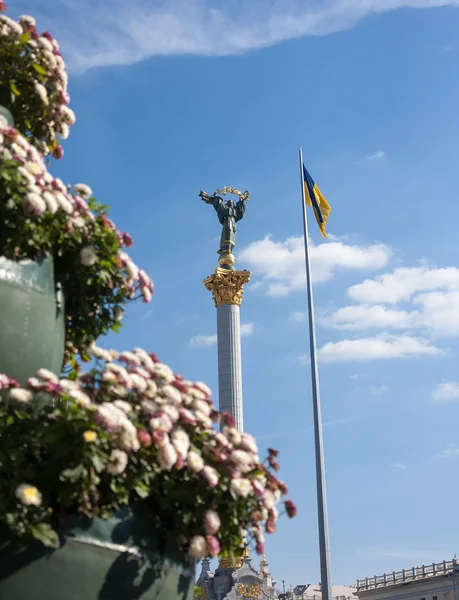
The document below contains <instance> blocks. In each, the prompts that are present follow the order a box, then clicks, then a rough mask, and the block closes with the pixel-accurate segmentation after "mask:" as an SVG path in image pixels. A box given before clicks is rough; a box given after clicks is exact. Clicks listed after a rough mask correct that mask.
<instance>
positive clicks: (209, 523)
mask: <svg viewBox="0 0 459 600" xmlns="http://www.w3.org/2000/svg"><path fill="white" fill-rule="evenodd" d="M220 525H221V520H220V517H219V516H218V513H217V512H215V511H214V510H207V511H206V513H205V515H204V529H205V531H206V533H207V534H208V535H213V534H214V533H217V531H218V530H219V529H220Z"/></svg>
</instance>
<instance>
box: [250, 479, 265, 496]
mask: <svg viewBox="0 0 459 600" xmlns="http://www.w3.org/2000/svg"><path fill="white" fill-rule="evenodd" d="M252 487H253V489H254V490H255V493H256V494H257V496H260V498H262V497H263V495H264V493H265V488H264V486H263V485H262V484H261V483H260V482H259V481H257V480H256V479H253V480H252Z"/></svg>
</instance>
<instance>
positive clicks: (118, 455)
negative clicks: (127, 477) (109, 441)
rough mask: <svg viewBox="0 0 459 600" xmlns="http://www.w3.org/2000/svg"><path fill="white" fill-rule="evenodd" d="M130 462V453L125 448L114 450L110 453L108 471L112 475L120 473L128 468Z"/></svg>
mask: <svg viewBox="0 0 459 600" xmlns="http://www.w3.org/2000/svg"><path fill="white" fill-rule="evenodd" d="M127 464H128V455H127V454H126V452H123V450H112V453H111V454H110V463H109V464H108V466H107V472H108V473H110V474H111V475H120V474H121V473H123V471H124V470H125V469H126V466H127Z"/></svg>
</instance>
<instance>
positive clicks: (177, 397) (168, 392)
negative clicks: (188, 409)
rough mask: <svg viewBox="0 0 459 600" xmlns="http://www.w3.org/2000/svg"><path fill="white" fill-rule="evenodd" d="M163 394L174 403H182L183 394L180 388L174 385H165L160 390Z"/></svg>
mask: <svg viewBox="0 0 459 600" xmlns="http://www.w3.org/2000/svg"><path fill="white" fill-rule="evenodd" d="M160 394H161V396H165V397H166V398H168V399H169V400H170V401H171V402H173V403H174V404H181V403H182V394H181V392H180V390H178V389H177V388H176V387H174V386H173V385H164V386H163V387H162V388H161V390H160Z"/></svg>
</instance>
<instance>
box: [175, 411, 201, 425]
mask: <svg viewBox="0 0 459 600" xmlns="http://www.w3.org/2000/svg"><path fill="white" fill-rule="evenodd" d="M179 415H180V419H181V420H182V421H184V422H185V423H188V424H189V425H196V423H197V420H196V417H195V416H194V414H193V413H192V412H191V410H188V409H187V408H181V409H180V410H179Z"/></svg>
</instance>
